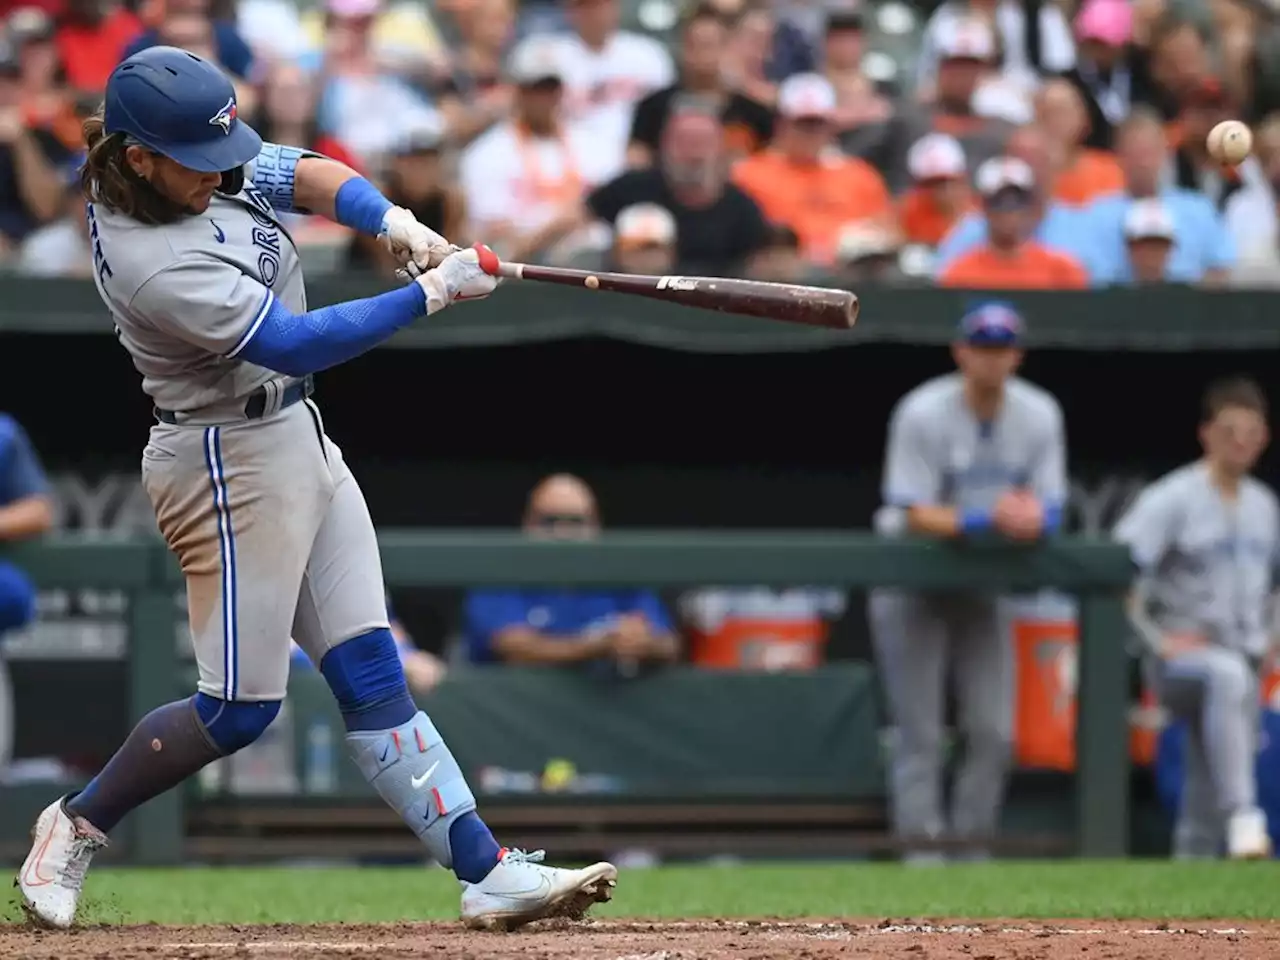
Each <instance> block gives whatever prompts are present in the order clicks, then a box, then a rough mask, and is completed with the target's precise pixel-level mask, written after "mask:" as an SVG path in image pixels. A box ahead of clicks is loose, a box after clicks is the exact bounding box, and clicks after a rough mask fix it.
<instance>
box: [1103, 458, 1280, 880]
mask: <svg viewBox="0 0 1280 960" xmlns="http://www.w3.org/2000/svg"><path fill="white" fill-rule="evenodd" d="M1114 536H1115V538H1116V539H1117V540H1119V541H1121V542H1122V543H1125V544H1127V545H1128V546H1129V548H1130V550H1131V552H1132V554H1133V559H1134V562H1135V563H1136V564H1137V566H1138V568H1139V571H1140V574H1139V577H1140V580H1139V584H1138V586H1137V587H1136V588H1135V589H1137V590H1138V591H1139V592H1140V596H1142V597H1143V598H1144V606H1145V607H1146V611H1147V614H1148V616H1149V617H1150V620H1151V622H1152V624H1153V626H1154V627H1155V628H1156V629H1157V630H1159V631H1160V632H1161V634H1166V633H1167V634H1177V633H1196V634H1200V635H1202V636H1203V637H1204V638H1205V639H1206V640H1207V641H1208V643H1207V644H1206V645H1205V646H1204V647H1201V648H1198V649H1194V650H1189V651H1186V652H1179V653H1177V654H1175V655H1173V656H1171V657H1168V658H1162V657H1159V656H1156V655H1155V652H1154V651H1151V652H1150V655H1149V656H1148V658H1147V662H1146V667H1147V675H1148V677H1149V679H1150V680H1151V681H1152V682H1153V684H1154V686H1155V689H1156V690H1157V692H1158V693H1159V696H1160V698H1161V701H1162V703H1163V705H1164V706H1165V708H1166V709H1168V710H1169V711H1170V712H1171V713H1172V714H1173V715H1175V716H1177V717H1181V718H1183V719H1185V720H1186V721H1187V750H1186V753H1185V760H1184V764H1185V781H1184V785H1183V793H1182V804H1181V809H1180V810H1179V815H1178V823H1177V826H1176V828H1175V831H1174V852H1175V854H1176V855H1179V856H1203V857H1214V856H1217V855H1218V854H1219V853H1220V852H1221V848H1222V839H1223V834H1224V825H1225V823H1226V820H1227V818H1228V817H1230V816H1231V815H1233V814H1236V813H1241V812H1247V811H1252V810H1255V809H1256V806H1257V792H1256V791H1257V786H1256V782H1255V770H1254V766H1255V753H1256V749H1257V731H1258V722H1259V717H1258V710H1259V708H1260V703H1259V696H1260V694H1259V691H1258V665H1259V662H1260V660H1261V658H1262V657H1263V656H1264V655H1265V653H1266V651H1267V648H1268V645H1269V643H1270V631H1271V627H1272V623H1271V596H1272V590H1273V588H1274V585H1275V569H1276V561H1277V556H1278V555H1280V512H1278V510H1277V503H1276V496H1275V494H1274V493H1273V492H1272V491H1271V489H1270V488H1269V487H1268V486H1267V485H1266V484H1264V483H1262V482H1261V481H1260V480H1258V479H1256V478H1254V477H1243V478H1241V480H1240V487H1239V491H1238V494H1237V499H1236V501H1235V503H1231V502H1229V501H1227V500H1226V499H1224V498H1223V496H1222V494H1221V492H1220V491H1219V490H1218V489H1217V487H1216V486H1215V485H1214V483H1213V479H1212V477H1211V475H1210V472H1209V468H1208V466H1207V465H1206V464H1204V463H1194V464H1190V465H1188V466H1184V467H1181V468H1179V469H1177V470H1174V471H1173V472H1172V473H1169V474H1166V475H1165V476H1164V477H1162V478H1161V479H1159V480H1157V481H1156V482H1155V483H1153V484H1151V485H1150V486H1149V487H1147V488H1146V489H1145V490H1144V491H1143V492H1142V493H1141V494H1140V495H1139V496H1138V498H1137V499H1136V500H1135V501H1134V503H1133V505H1132V506H1131V507H1130V508H1129V509H1128V511H1126V513H1125V515H1124V516H1123V517H1122V518H1121V519H1120V522H1119V523H1118V524H1117V525H1116V528H1115V531H1114ZM1152 639H1154V638H1152Z"/></svg>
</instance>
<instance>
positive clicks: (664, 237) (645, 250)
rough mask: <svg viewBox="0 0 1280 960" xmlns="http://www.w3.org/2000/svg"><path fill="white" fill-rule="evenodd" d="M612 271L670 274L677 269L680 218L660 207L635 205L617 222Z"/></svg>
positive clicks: (619, 215)
mask: <svg viewBox="0 0 1280 960" xmlns="http://www.w3.org/2000/svg"><path fill="white" fill-rule="evenodd" d="M610 258H611V263H610V266H609V269H611V270H617V271H619V272H621V273H640V274H658V275H662V274H667V273H670V272H671V271H672V270H674V269H675V268H676V218H675V217H673V216H672V215H671V211H670V210H668V209H667V208H666V207H661V206H659V205H658V204H656V203H633V204H632V205H631V206H629V207H626V208H624V209H623V210H621V211H620V212H619V213H618V219H617V220H615V221H614V222H613V249H612V251H611V252H610Z"/></svg>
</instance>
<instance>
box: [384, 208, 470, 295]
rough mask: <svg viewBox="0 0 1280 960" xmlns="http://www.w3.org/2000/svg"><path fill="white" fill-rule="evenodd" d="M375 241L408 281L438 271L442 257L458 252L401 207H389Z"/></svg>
mask: <svg viewBox="0 0 1280 960" xmlns="http://www.w3.org/2000/svg"><path fill="white" fill-rule="evenodd" d="M378 239H379V240H381V241H382V243H383V245H384V246H386V248H387V249H388V250H390V251H391V254H392V256H394V257H395V258H396V260H397V261H398V262H399V264H400V269H401V271H403V272H404V273H405V274H406V275H407V276H408V277H410V278H414V277H417V276H419V275H420V274H423V273H425V272H426V271H427V270H430V269H431V268H432V267H438V266H439V265H440V263H441V262H442V261H443V260H444V258H445V257H447V256H449V254H450V253H452V252H453V251H455V250H457V249H458V248H457V247H455V246H453V245H452V244H451V243H449V241H448V240H446V239H445V238H444V237H442V236H440V234H438V233H436V232H435V231H434V230H432V229H431V228H430V227H427V226H424V225H423V224H421V223H419V222H418V218H417V217H415V216H414V215H413V214H412V213H410V212H409V211H408V210H406V209H405V208H404V207H392V208H391V209H390V210H388V211H387V212H386V214H385V215H384V216H383V218H382V233H380V234H379V235H378Z"/></svg>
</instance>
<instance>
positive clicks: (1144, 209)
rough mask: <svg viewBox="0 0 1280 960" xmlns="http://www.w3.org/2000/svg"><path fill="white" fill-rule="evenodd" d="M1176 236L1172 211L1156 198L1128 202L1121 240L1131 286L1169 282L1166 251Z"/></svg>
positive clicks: (1170, 249)
mask: <svg viewBox="0 0 1280 960" xmlns="http://www.w3.org/2000/svg"><path fill="white" fill-rule="evenodd" d="M1177 235H1178V231H1177V226H1176V225H1175V223H1174V221H1173V213H1172V212H1171V211H1170V210H1169V208H1168V207H1167V206H1165V204H1164V203H1163V202H1162V201H1161V200H1159V199H1158V198H1156V197H1149V198H1147V199H1144V200H1135V201H1134V202H1133V203H1131V204H1130V205H1129V209H1128V210H1127V211H1126V212H1125V215H1124V240H1125V246H1126V247H1127V248H1128V251H1129V282H1130V284H1131V285H1133V286H1146V285H1148V284H1154V283H1167V282H1168V266H1169V254H1170V253H1171V252H1172V251H1173V245H1174V243H1175V242H1176V239H1177Z"/></svg>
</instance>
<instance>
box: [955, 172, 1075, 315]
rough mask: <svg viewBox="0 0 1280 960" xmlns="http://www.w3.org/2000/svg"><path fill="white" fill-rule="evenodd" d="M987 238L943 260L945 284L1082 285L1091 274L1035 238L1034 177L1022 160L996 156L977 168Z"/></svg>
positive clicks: (1010, 287) (1037, 287)
mask: <svg viewBox="0 0 1280 960" xmlns="http://www.w3.org/2000/svg"><path fill="white" fill-rule="evenodd" d="M977 187H978V194H979V196H981V197H982V209H983V216H984V219H985V220H986V235H987V240H986V242H985V243H983V244H980V245H979V246H977V247H974V248H973V249H971V250H969V251H968V252H967V253H965V254H962V255H961V256H959V257H956V258H955V259H954V260H952V261H951V262H949V263H947V264H946V265H945V266H944V267H943V268H942V269H941V270H940V271H939V273H938V278H937V279H938V283H939V285H941V286H944V287H968V288H974V289H979V290H1017V289H1023V290H1063V289H1077V290H1078V289H1083V288H1085V287H1087V286H1088V285H1089V277H1088V274H1087V273H1086V272H1085V269H1084V267H1083V266H1081V264H1080V262H1079V261H1078V260H1076V259H1075V258H1074V257H1072V256H1070V255H1069V254H1067V253H1065V252H1063V251H1061V250H1055V249H1053V248H1051V247H1048V246H1046V245H1044V244H1042V243H1040V242H1038V241H1037V240H1035V239H1034V237H1033V234H1034V230H1035V217H1036V214H1035V203H1036V177H1035V174H1034V173H1033V172H1032V170H1031V167H1030V166H1029V165H1028V164H1027V163H1026V162H1025V161H1023V160H1021V159H1019V158H1017V157H1012V156H1006V157H996V158H995V159H993V160H988V161H987V162H986V163H984V164H983V165H982V166H981V167H979V168H978V176H977Z"/></svg>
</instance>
